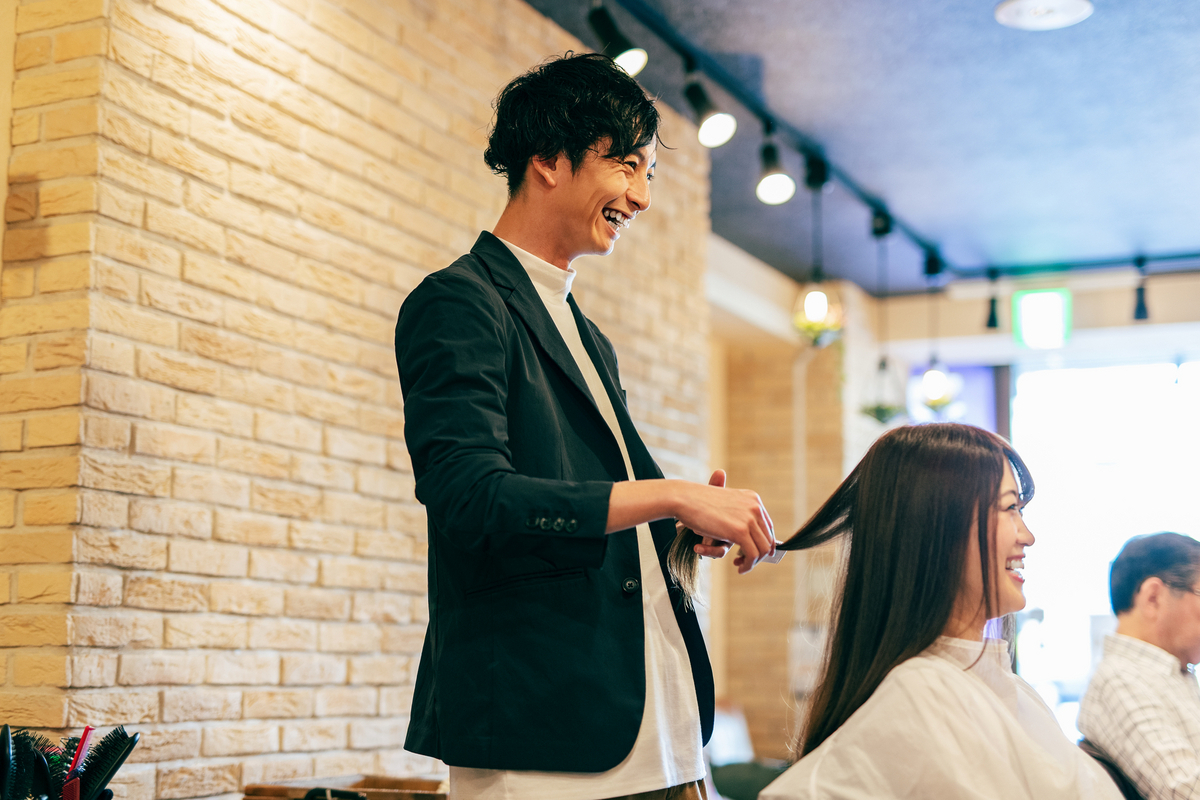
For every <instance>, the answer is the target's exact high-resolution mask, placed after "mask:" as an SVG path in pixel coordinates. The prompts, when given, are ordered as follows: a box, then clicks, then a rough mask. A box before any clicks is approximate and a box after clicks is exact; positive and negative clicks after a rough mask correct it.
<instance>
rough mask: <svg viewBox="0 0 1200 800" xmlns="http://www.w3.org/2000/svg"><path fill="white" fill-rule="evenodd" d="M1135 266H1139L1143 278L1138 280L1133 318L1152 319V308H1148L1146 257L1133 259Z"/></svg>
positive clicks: (1139, 319)
mask: <svg viewBox="0 0 1200 800" xmlns="http://www.w3.org/2000/svg"><path fill="white" fill-rule="evenodd" d="M1133 266H1134V267H1136V268H1137V271H1138V274H1139V275H1141V276H1142V277H1141V279H1140V280H1139V281H1138V285H1137V292H1136V294H1135V297H1136V300H1135V302H1134V304H1133V318H1134V319H1135V320H1138V321H1141V320H1147V319H1150V310H1149V309H1148V308H1146V257H1145V256H1138V257H1137V258H1135V259H1134V260H1133Z"/></svg>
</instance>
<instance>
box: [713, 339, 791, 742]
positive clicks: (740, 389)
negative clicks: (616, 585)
mask: <svg viewBox="0 0 1200 800" xmlns="http://www.w3.org/2000/svg"><path fill="white" fill-rule="evenodd" d="M800 355H801V353H800V351H798V350H797V348H794V347H789V346H786V345H777V346H764V345H761V344H759V345H755V346H751V347H737V346H730V347H728V348H727V350H726V358H727V360H726V363H725V369H726V375H727V381H728V383H727V386H728V394H727V404H728V405H727V415H728V416H727V418H726V430H727V431H728V440H727V442H726V445H725V448H726V451H727V453H728V456H727V459H728V465H729V466H728V471H729V484H730V485H731V486H739V487H746V488H751V489H754V490H755V491H757V492H758V493H759V495H760V496H761V497H762V499H763V502H764V504H765V505H766V507H767V510H768V512H770V514H771V520H772V521H773V522H774V523H775V531H776V536H778V537H779V538H786V537H787V536H789V535H790V534H791V533H792V532H793V531H794V530H795V528H796V525H797V520H796V514H795V513H794V509H795V503H794V501H795V476H796V458H797V448H796V441H795V438H796V430H795V424H794V423H795V420H794V415H795V413H796V408H797V405H796V404H797V398H796V386H795V376H794V370H795V365H796V362H797V359H798V357H800ZM788 559H790V560H791V559H794V556H788ZM790 560H785V561H784V562H782V563H780V564H778V565H775V564H761V565H759V566H758V567H755V569H754V570H753V571H752V572H750V574H748V575H737V574H736V573H735V572H734V570H733V566H732V563H728V564H722V565H721V566H720V567H719V568H720V569H722V570H724V571H725V572H726V574H727V576H728V577H727V579H726V581H725V583H724V588H725V594H726V602H727V610H726V613H725V615H724V616H725V619H726V626H727V627H726V632H725V633H726V635H725V642H726V652H725V654H724V661H725V670H726V680H725V698H724V699H727V700H729V701H730V702H732V703H734V704H736V705H738V706H740V707H741V708H742V710H743V711H744V712H745V714H746V722H747V724H748V726H749V728H750V738H751V740H752V741H753V743H754V750H755V754H756V755H758V756H759V757H767V758H786V757H787V750H788V732H789V731H790V730H791V728H792V716H793V715H792V710H791V705H792V703H791V698H790V693H789V686H788V640H787V637H788V631H789V629H790V627H791V625H792V621H793V620H792V608H793V606H794V603H795V600H794V598H795V594H796V582H795V575H794V570H792V569H791V568H790ZM714 616H715V615H714Z"/></svg>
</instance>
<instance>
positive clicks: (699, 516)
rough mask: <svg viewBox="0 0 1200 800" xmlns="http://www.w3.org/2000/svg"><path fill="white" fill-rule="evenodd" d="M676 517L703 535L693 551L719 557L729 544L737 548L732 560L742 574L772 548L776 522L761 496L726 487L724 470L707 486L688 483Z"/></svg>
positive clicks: (720, 470)
mask: <svg viewBox="0 0 1200 800" xmlns="http://www.w3.org/2000/svg"><path fill="white" fill-rule="evenodd" d="M690 486H691V487H694V489H695V490H696V491H692V492H688V493H687V494H688V495H689V496H687V497H685V499H684V503H683V505H682V506H681V508H680V509H679V510H678V513H676V515H675V517H676V519H678V520H679V521H680V522H682V523H683V524H684V525H686V526H687V527H689V528H691V529H692V531H694V532H695V533H696V534H697V535H699V536H700V537H702V541H701V543H700V544H698V545H696V547H695V550H696V553H698V554H699V555H702V556H709V557H711V558H722V557H723V556H724V555H725V554H726V553H727V552H729V548H730V547H731V546H732V545H735V544H736V545H738V546H739V548H740V552H739V553H738V556H737V558H735V559H734V561H733V563H734V564H735V565H737V568H738V573H739V574H745V573H747V572H749V571H750V570H751V569H753V568H754V565H755V564H757V563H758V562H759V561H760V560H762V559H763V558H764V557H766V556H769V555H771V554H773V553H774V552H775V526H774V524H773V523H772V522H771V516H770V514H768V513H767V509H766V507H765V506H764V505H763V502H762V498H760V497H759V496H758V494H756V493H755V492H752V491H749V490H746V489H726V488H725V470H722V469H719V470H717V471H716V472H714V473H713V474H712V477H711V478H709V481H708V486H700V485H699V484H690Z"/></svg>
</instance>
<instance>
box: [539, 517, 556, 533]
mask: <svg viewBox="0 0 1200 800" xmlns="http://www.w3.org/2000/svg"><path fill="white" fill-rule="evenodd" d="M538 526H539V527H540V528H541V529H542V530H544V531H548V530H550V528H551V527H553V526H554V523H553V522H551V521H550V518H549V517H542V518H541V519H540V520H538Z"/></svg>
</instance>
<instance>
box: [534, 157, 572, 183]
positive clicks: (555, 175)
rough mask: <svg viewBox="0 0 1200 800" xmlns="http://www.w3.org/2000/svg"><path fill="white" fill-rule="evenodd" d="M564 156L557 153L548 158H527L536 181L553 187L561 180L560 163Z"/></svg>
mask: <svg viewBox="0 0 1200 800" xmlns="http://www.w3.org/2000/svg"><path fill="white" fill-rule="evenodd" d="M565 160H566V159H565V157H564V156H563V155H562V154H561V153H559V154H558V155H555V156H551V157H549V158H547V157H545V156H534V157H533V158H531V159H529V168H530V170H532V171H533V173H534V175H533V177H535V178H536V179H537V180H538V182H540V183H542V184H543V185H545V186H547V187H550V188H553V187H555V186H557V185H558V182H559V181H560V180H562V174H563V173H562V164H561V163H560V162H562V161H565Z"/></svg>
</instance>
